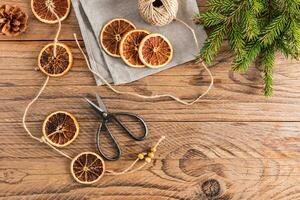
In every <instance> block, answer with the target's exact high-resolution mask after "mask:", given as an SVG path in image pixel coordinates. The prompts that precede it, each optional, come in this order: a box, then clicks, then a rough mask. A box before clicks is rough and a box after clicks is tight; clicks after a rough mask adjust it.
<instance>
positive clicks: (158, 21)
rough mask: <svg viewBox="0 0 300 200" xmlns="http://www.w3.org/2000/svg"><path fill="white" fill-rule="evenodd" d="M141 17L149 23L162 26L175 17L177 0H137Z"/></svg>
mask: <svg viewBox="0 0 300 200" xmlns="http://www.w3.org/2000/svg"><path fill="white" fill-rule="evenodd" d="M138 9H139V12H140V15H141V17H142V18H143V19H144V20H145V21H146V22H147V23H149V24H151V25H155V26H164V25H167V24H169V23H171V22H172V21H173V20H174V19H176V16H177V12H178V1H177V0H138Z"/></svg>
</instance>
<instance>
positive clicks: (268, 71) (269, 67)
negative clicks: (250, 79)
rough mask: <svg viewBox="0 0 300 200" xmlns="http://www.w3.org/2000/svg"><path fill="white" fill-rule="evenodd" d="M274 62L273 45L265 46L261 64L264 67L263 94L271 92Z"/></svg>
mask: <svg viewBox="0 0 300 200" xmlns="http://www.w3.org/2000/svg"><path fill="white" fill-rule="evenodd" d="M274 63H275V51H274V47H270V48H267V49H266V50H265V51H264V53H263V54H262V66H263V67H264V81H265V89H264V91H265V96H272V94H273V66H274Z"/></svg>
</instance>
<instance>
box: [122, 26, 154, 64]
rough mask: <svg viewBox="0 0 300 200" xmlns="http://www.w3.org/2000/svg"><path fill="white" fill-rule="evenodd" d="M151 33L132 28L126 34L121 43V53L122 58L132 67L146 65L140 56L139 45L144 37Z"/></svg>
mask: <svg viewBox="0 0 300 200" xmlns="http://www.w3.org/2000/svg"><path fill="white" fill-rule="evenodd" d="M147 35H149V32H148V31H146V30H132V31H129V32H128V33H126V34H125V35H124V37H123V38H122V40H121V43H120V55H121V58H122V60H123V61H124V62H125V63H126V64H127V65H128V66H130V67H137V68H141V67H145V65H144V64H143V63H142V61H141V60H140V58H139V46H140V43H141V41H142V39H144V37H146V36H147Z"/></svg>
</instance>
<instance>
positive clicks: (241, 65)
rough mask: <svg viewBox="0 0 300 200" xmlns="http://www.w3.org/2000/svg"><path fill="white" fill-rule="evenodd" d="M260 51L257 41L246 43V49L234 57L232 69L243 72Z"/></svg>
mask: <svg viewBox="0 0 300 200" xmlns="http://www.w3.org/2000/svg"><path fill="white" fill-rule="evenodd" d="M260 52H261V45H260V43H259V42H258V41H257V42H255V43H253V44H248V46H246V51H245V52H244V54H243V55H241V57H236V59H235V60H234V67H233V70H234V71H240V72H245V71H246V70H247V69H248V67H249V65H250V64H251V63H252V62H253V61H254V60H255V59H256V58H257V56H258V55H259V54H260Z"/></svg>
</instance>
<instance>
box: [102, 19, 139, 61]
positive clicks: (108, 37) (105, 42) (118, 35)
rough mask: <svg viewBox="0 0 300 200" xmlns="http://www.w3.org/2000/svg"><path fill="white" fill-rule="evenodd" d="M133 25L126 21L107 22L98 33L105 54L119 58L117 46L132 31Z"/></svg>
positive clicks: (114, 20)
mask: <svg viewBox="0 0 300 200" xmlns="http://www.w3.org/2000/svg"><path fill="white" fill-rule="evenodd" d="M134 29H135V26H134V24H133V23H131V22H130V21H128V20H126V19H119V18H117V19H113V20H111V21H109V22H108V23H107V24H106V25H105V26H104V27H103V28H102V31H101V33H100V38H99V41H100V43H101V46H102V48H103V49H104V50H105V52H106V53H107V54H109V55H111V56H113V57H120V52H119V45H120V42H121V39H122V37H123V36H124V35H125V34H126V33H127V32H129V31H131V30H134Z"/></svg>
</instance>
